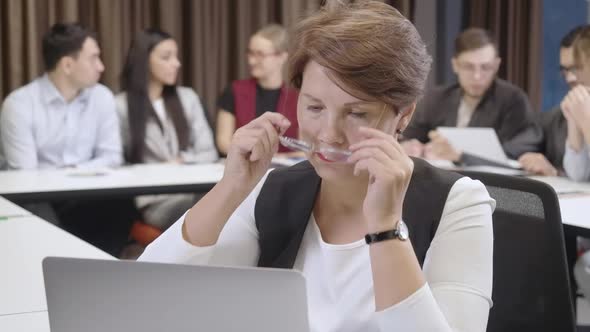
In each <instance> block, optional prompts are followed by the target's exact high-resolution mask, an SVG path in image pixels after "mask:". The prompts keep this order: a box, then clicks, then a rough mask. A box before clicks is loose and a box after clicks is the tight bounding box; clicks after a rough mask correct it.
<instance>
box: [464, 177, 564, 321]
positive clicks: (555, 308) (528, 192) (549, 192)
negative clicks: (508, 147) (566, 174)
mask: <svg viewBox="0 0 590 332" xmlns="http://www.w3.org/2000/svg"><path fill="white" fill-rule="evenodd" d="M460 173H462V174H464V175H466V176H469V177H470V178H472V179H476V180H479V181H481V182H482V183H483V184H484V185H485V186H486V188H487V190H488V192H489V193H490V196H491V197H492V198H494V199H495V200H496V210H495V212H494V214H493V223H494V281H493V291H492V300H493V301H494V306H493V307H492V309H491V311H490V317H489V320H488V328H487V331H488V332H500V331H502V332H504V331H518V332H528V331H531V332H543V331H547V332H549V331H551V332H555V331H559V332H573V331H575V322H574V309H573V302H572V296H571V293H570V279H569V275H568V268H567V263H566V256H565V248H564V240H563V226H562V224H561V213H560V209H559V201H558V199H557V195H556V194H555V191H554V190H553V188H551V187H550V186H549V185H547V184H545V183H542V182H539V181H535V180H531V179H527V178H521V177H512V176H505V175H498V174H490V173H483V172H470V171H461V172H460ZM467 312H469V311H468V310H467V311H466V313H467Z"/></svg>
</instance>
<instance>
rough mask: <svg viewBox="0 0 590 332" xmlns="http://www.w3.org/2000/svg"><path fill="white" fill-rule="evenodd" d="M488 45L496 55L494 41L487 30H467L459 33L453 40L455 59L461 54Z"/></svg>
mask: <svg viewBox="0 0 590 332" xmlns="http://www.w3.org/2000/svg"><path fill="white" fill-rule="evenodd" d="M488 45H492V46H493V47H494V49H495V50H496V53H498V48H497V47H496V40H495V39H494V37H493V36H492V35H491V34H490V33H489V32H488V31H487V30H484V29H480V28H469V29H467V30H465V31H463V32H461V34H459V36H457V38H456V39H455V57H458V56H459V55H460V54H461V53H463V52H468V51H473V50H477V49H480V48H482V47H485V46H488Z"/></svg>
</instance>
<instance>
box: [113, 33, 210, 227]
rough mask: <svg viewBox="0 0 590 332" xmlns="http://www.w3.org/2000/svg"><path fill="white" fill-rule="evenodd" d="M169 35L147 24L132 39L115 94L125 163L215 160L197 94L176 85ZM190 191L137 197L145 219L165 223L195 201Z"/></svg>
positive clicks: (176, 65) (173, 47)
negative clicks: (147, 27) (149, 27)
mask: <svg viewBox="0 0 590 332" xmlns="http://www.w3.org/2000/svg"><path fill="white" fill-rule="evenodd" d="M180 65H181V64H180V61H179V59H178V45H177V43H176V41H175V40H174V39H173V38H172V36H171V35H170V34H168V33H166V32H164V31H160V30H157V29H146V30H143V31H141V32H139V33H138V34H137V36H136V37H135V39H134V40H133V42H132V44H131V47H130V49H129V52H128V54H127V60H126V63H125V67H124V68H123V74H122V77H121V83H122V84H121V85H122V88H123V92H122V93H120V94H118V95H117V97H116V101H117V109H118V113H119V116H120V120H121V121H120V122H121V133H122V138H123V145H124V149H125V157H126V159H127V161H128V162H130V163H134V164H135V163H183V162H185V163H186V162H188V163H195V162H213V161H215V160H217V159H218V155H217V151H216V149H215V145H214V142H213V135H212V133H211V128H210V126H209V123H208V122H207V119H206V117H205V112H204V110H203V106H202V104H201V102H200V100H199V97H198V96H197V94H196V93H195V92H194V91H193V89H191V88H189V87H179V86H176V81H177V77H178V71H179V68H180ZM195 200H196V199H195V197H194V195H191V194H174V195H156V196H153V195H152V196H141V197H138V198H137V199H136V203H137V206H138V208H139V209H140V210H141V211H142V213H143V217H144V221H145V222H146V223H148V224H150V225H153V226H157V227H159V228H161V229H165V228H167V227H168V226H169V225H170V224H171V223H172V222H173V221H174V220H176V219H177V218H178V217H179V216H180V215H182V213H184V211H186V209H188V208H190V207H191V206H192V204H194V202H195Z"/></svg>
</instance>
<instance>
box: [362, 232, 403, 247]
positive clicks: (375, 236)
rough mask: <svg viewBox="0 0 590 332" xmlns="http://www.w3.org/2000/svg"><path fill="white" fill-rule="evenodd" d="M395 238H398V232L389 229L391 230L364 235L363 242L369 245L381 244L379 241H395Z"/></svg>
mask: <svg viewBox="0 0 590 332" xmlns="http://www.w3.org/2000/svg"><path fill="white" fill-rule="evenodd" d="M397 238H398V230H397V229H391V230H388V231H385V232H379V233H369V234H367V235H365V242H367V244H371V243H375V242H381V241H385V240H391V239H397Z"/></svg>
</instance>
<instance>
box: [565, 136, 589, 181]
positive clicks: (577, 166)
mask: <svg viewBox="0 0 590 332" xmlns="http://www.w3.org/2000/svg"><path fill="white" fill-rule="evenodd" d="M563 169H564V170H565V173H566V174H567V176H568V177H569V178H571V179H572V180H574V181H588V180H590V151H588V145H586V144H584V145H583V147H582V149H581V150H580V151H579V152H576V151H574V149H572V148H571V147H570V146H569V145H568V144H567V143H566V144H565V154H564V156H563Z"/></svg>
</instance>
